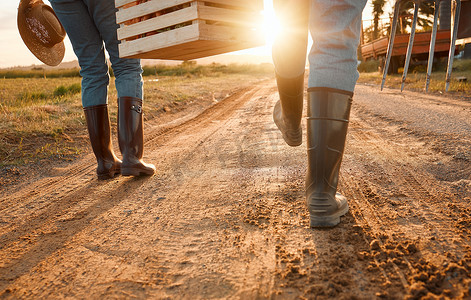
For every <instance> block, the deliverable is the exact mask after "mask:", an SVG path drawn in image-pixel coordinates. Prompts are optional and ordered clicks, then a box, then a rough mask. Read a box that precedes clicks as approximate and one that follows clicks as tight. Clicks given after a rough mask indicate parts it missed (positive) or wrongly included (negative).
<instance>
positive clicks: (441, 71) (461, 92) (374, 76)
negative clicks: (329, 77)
mask: <svg viewBox="0 0 471 300" xmlns="http://www.w3.org/2000/svg"><path fill="white" fill-rule="evenodd" d="M375 66H377V64H374V63H371V64H370V68H369V71H374V72H361V73H360V78H359V80H358V82H359V83H373V84H378V85H380V84H381V80H382V73H381V74H380V72H379V71H376V70H374V69H372V68H375ZM371 67H372V68H371ZM376 69H377V67H376ZM364 70H365V71H366V70H367V69H366V68H365V69H364ZM402 72H403V69H402V68H400V69H399V74H394V75H388V76H387V78H386V84H385V86H386V87H390V88H401V82H402ZM445 72H446V67H445V65H440V66H439V67H438V68H437V70H435V69H434V71H433V73H432V75H431V78H430V87H429V92H430V93H439V94H443V93H445ZM460 77H461V78H463V77H464V78H467V81H459V80H458V78H460ZM425 81H426V67H425V66H418V67H416V68H413V69H411V70H410V71H409V72H408V74H407V78H406V84H405V87H404V88H405V89H406V90H413V91H425ZM448 94H449V95H452V96H458V97H465V98H469V97H471V60H455V62H454V64H453V72H452V79H451V82H450V89H449V92H448Z"/></svg>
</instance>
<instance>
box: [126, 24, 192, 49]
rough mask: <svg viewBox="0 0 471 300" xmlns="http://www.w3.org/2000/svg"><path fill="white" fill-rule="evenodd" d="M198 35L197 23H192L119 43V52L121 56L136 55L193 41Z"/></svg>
mask: <svg viewBox="0 0 471 300" xmlns="http://www.w3.org/2000/svg"><path fill="white" fill-rule="evenodd" d="M198 36H199V30H198V24H192V25H189V26H185V27H182V28H177V29H174V30H170V31H167V32H163V33H160V34H156V35H152V36H148V37H144V38H140V39H137V40H134V41H127V42H122V43H121V44H120V45H119V52H120V56H121V57H127V56H132V55H138V54H140V53H146V52H150V51H152V50H155V49H158V48H164V47H168V46H174V45H179V44H182V43H185V42H189V41H194V40H197V39H198Z"/></svg>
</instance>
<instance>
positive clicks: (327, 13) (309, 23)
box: [273, 0, 366, 227]
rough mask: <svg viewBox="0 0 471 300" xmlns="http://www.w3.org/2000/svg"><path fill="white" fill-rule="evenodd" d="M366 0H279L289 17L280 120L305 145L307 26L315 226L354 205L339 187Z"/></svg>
mask: <svg viewBox="0 0 471 300" xmlns="http://www.w3.org/2000/svg"><path fill="white" fill-rule="evenodd" d="M365 5H366V0H334V1H331V0H299V1H286V0H274V8H275V11H276V13H277V16H278V18H279V19H280V21H281V24H282V32H281V34H279V36H278V38H277V39H276V41H275V43H274V46H273V62H274V65H275V73H276V82H277V86H278V91H279V96H280V100H279V101H278V102H277V103H276V104H275V107H274V110H273V119H274V122H275V124H276V126H277V127H278V129H279V130H280V131H281V133H282V136H283V139H284V140H285V142H286V143H287V144H288V145H289V146H293V147H296V146H299V145H301V144H302V127H301V119H302V112H303V102H304V101H303V95H304V73H305V66H306V56H307V53H306V52H307V43H308V31H310V33H311V37H312V40H313V46H312V48H311V50H310V52H309V55H308V58H309V79H308V89H307V94H308V95H307V162H308V164H307V176H306V203H307V207H308V209H309V213H310V226H311V227H332V226H335V225H337V224H339V223H340V217H341V216H343V215H345V214H346V213H347V212H348V203H347V199H346V198H345V197H344V196H342V195H341V194H340V193H338V192H337V186H338V178H339V170H340V165H341V161H342V157H343V152H344V148H345V140H346V136H347V128H348V123H349V118H350V108H351V104H352V97H353V91H354V88H355V84H356V81H357V80H358V76H359V74H358V71H357V48H358V44H359V41H360V28H361V15H362V11H363V9H364V7H365Z"/></svg>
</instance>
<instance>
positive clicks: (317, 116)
mask: <svg viewBox="0 0 471 300" xmlns="http://www.w3.org/2000/svg"><path fill="white" fill-rule="evenodd" d="M352 96H353V94H352V93H350V92H346V91H341V90H335V89H328V88H311V89H309V90H308V117H307V154H308V170H307V177H306V201H307V206H308V209H309V213H310V215H311V217H310V225H311V227H332V226H335V225H337V224H339V223H340V217H341V216H343V215H345V214H346V213H347V212H348V203H347V199H346V198H345V197H344V196H342V195H340V194H339V193H337V184H338V178H339V170H340V164H341V162H342V156H343V151H344V148H345V140H346V136H347V129H348V122H349V118H350V107H351V103H352Z"/></svg>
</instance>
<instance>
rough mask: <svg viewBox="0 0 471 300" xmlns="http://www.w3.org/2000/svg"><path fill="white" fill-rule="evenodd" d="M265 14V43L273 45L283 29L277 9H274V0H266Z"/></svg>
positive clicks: (269, 45)
mask: <svg viewBox="0 0 471 300" xmlns="http://www.w3.org/2000/svg"><path fill="white" fill-rule="evenodd" d="M262 16H263V34H264V37H265V45H266V46H267V47H270V48H271V47H272V46H273V43H274V42H275V39H276V36H277V34H278V33H279V32H280V30H281V24H280V21H279V19H278V18H277V17H276V14H275V10H274V9H273V1H271V0H264V9H263V11H262Z"/></svg>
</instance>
